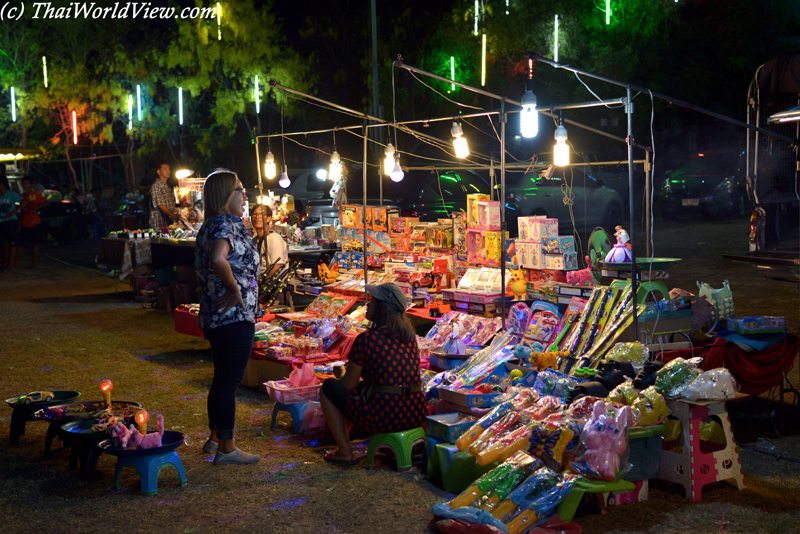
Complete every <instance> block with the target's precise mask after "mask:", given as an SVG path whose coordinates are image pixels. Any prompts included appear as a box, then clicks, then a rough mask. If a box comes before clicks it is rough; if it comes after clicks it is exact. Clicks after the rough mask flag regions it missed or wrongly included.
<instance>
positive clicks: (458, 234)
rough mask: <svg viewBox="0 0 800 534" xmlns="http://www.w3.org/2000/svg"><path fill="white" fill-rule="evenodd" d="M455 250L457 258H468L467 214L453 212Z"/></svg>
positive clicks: (463, 259)
mask: <svg viewBox="0 0 800 534" xmlns="http://www.w3.org/2000/svg"><path fill="white" fill-rule="evenodd" d="M453 249H454V250H453V252H454V253H455V255H456V259H458V260H461V261H466V259H467V214H466V213H453Z"/></svg>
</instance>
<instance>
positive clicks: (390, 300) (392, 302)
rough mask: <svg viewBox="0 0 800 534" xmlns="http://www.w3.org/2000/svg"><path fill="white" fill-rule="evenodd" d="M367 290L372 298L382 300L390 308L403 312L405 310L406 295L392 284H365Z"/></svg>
mask: <svg viewBox="0 0 800 534" xmlns="http://www.w3.org/2000/svg"><path fill="white" fill-rule="evenodd" d="M367 291H369V294H370V295H372V296H373V297H374V298H376V299H378V300H382V301H383V302H385V303H386V304H387V305H388V306H389V307H390V308H392V309H394V310H395V311H398V312H400V313H403V312H405V311H406V304H407V301H406V295H405V293H403V290H402V289H400V288H399V287H397V286H396V285H394V284H391V283H388V284H379V285H378V284H367Z"/></svg>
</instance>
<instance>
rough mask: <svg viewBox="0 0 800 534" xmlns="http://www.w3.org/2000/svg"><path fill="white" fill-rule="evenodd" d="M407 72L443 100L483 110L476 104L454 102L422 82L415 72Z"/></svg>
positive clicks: (463, 106)
mask: <svg viewBox="0 0 800 534" xmlns="http://www.w3.org/2000/svg"><path fill="white" fill-rule="evenodd" d="M409 73H410V74H411V76H413V77H414V79H415V80H417V81H418V82H419V83H421V84H422V85H424V86H425V87H427V88H428V89H430V90H431V91H433V92H434V93H436V94H437V95H439V96H441V97H442V98H444V99H445V100H447V101H448V102H452V103H453V104H455V105H457V106H460V107H462V108H469V109H479V110H481V111H483V108H479V107H476V106H470V105H469V104H462V103H461V102H456V101H455V100H452V99H450V98H447V97H446V96H444V95H443V94H442V93H440V92H439V91H437V90H436V89H434V88H433V87H431V86H430V85H428V84H427V83H425V82H423V81H422V80H420V79H419V78H418V77H417V75H416V74H415V73H413V72H411V71H409Z"/></svg>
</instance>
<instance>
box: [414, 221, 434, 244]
mask: <svg viewBox="0 0 800 534" xmlns="http://www.w3.org/2000/svg"><path fill="white" fill-rule="evenodd" d="M431 226H435V223H421V222H417V223H415V224H414V225H413V226H412V227H411V235H410V236H409V237H411V240H412V241H425V232H426V231H427V229H428V228H429V227H431Z"/></svg>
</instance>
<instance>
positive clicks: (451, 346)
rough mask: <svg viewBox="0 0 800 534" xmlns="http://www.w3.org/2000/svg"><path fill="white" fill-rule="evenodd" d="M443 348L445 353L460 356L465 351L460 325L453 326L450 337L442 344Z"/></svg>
mask: <svg viewBox="0 0 800 534" xmlns="http://www.w3.org/2000/svg"><path fill="white" fill-rule="evenodd" d="M443 350H444V352H445V353H446V354H455V355H461V356H463V355H464V354H466V353H467V347H466V345H464V341H463V340H462V339H461V327H459V326H458V325H455V326H454V327H453V330H452V332H451V333H450V339H448V340H447V343H445V344H444V349H443Z"/></svg>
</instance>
